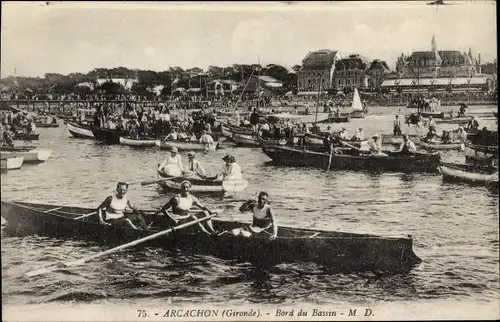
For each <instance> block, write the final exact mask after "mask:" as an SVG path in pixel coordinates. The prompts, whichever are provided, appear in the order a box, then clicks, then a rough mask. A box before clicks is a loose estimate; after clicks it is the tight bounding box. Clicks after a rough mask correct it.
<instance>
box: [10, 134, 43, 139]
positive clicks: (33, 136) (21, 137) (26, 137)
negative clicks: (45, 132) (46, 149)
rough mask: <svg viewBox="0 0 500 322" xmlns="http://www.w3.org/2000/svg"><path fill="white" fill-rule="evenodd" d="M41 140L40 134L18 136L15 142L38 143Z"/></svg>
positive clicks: (15, 137)
mask: <svg viewBox="0 0 500 322" xmlns="http://www.w3.org/2000/svg"><path fill="white" fill-rule="evenodd" d="M39 139H40V133H34V134H24V133H23V134H16V135H15V136H14V140H25V141H36V140H39Z"/></svg>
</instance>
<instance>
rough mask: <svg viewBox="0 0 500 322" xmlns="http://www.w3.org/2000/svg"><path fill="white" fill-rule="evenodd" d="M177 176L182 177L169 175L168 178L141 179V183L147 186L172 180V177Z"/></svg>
mask: <svg viewBox="0 0 500 322" xmlns="http://www.w3.org/2000/svg"><path fill="white" fill-rule="evenodd" d="M179 178H184V177H170V178H163V179H157V180H151V181H142V182H141V185H142V186H149V185H152V184H155V183H160V182H163V181H166V180H174V179H179Z"/></svg>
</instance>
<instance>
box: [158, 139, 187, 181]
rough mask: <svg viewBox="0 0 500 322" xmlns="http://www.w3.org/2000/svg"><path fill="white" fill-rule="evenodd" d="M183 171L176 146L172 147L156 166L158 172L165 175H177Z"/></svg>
mask: <svg viewBox="0 0 500 322" xmlns="http://www.w3.org/2000/svg"><path fill="white" fill-rule="evenodd" d="M183 171H184V169H183V167H182V159H181V156H180V155H179V150H178V149H177V147H175V146H174V147H172V148H171V149H170V153H169V154H167V156H166V157H165V160H163V162H162V163H161V164H160V165H159V166H158V172H159V173H160V174H162V175H165V176H167V177H179V176H181V175H182V172H183Z"/></svg>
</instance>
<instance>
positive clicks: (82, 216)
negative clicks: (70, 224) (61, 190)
mask: <svg viewBox="0 0 500 322" xmlns="http://www.w3.org/2000/svg"><path fill="white" fill-rule="evenodd" d="M95 214H97V211H93V212H91V213H88V214H85V215H81V216H78V217H76V218H75V219H74V220H80V219H83V218H87V217H90V216H92V215H95Z"/></svg>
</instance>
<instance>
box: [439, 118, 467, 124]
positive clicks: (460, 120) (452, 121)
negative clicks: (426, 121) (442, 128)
mask: <svg viewBox="0 0 500 322" xmlns="http://www.w3.org/2000/svg"><path fill="white" fill-rule="evenodd" d="M469 121H470V117H455V118H444V119H437V120H436V123H438V124H467V122H469Z"/></svg>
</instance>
